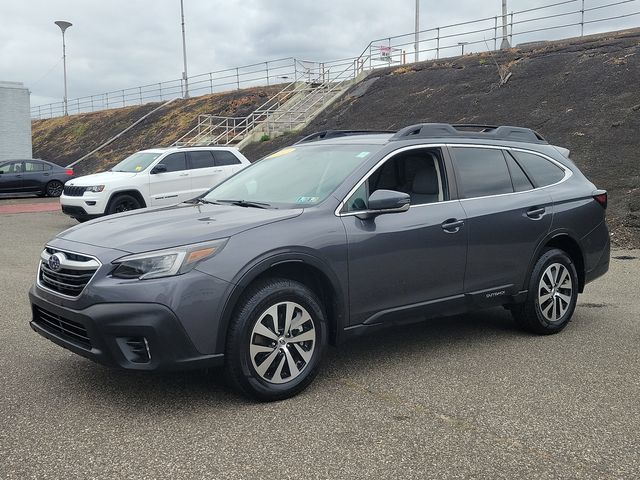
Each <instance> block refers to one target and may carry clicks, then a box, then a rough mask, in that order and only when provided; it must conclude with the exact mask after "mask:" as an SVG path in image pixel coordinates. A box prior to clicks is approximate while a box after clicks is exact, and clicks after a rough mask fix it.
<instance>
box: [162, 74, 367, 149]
mask: <svg viewBox="0 0 640 480" xmlns="http://www.w3.org/2000/svg"><path fill="white" fill-rule="evenodd" d="M355 73H356V72H355V71H354V69H352V68H346V69H344V70H343V71H341V72H339V73H338V74H337V75H331V74H330V72H326V71H323V75H322V77H321V78H313V79H311V76H309V78H308V79H306V80H298V81H294V82H292V83H290V84H288V85H286V86H285V87H284V88H283V89H282V90H280V91H279V92H278V93H276V94H275V95H274V96H273V97H271V98H270V99H269V100H267V101H266V102H265V103H264V104H262V105H261V106H260V107H258V108H257V109H256V110H255V111H254V112H252V113H251V114H249V115H247V116H246V117H223V116H219V115H199V116H198V123H197V125H196V127H194V128H193V129H192V130H190V131H189V132H188V133H187V134H186V135H184V136H183V137H182V138H180V139H179V140H178V141H176V142H175V143H174V144H173V145H177V146H204V145H233V146H236V147H238V148H242V147H244V146H245V145H246V144H248V143H251V142H254V141H259V140H260V138H261V137H262V136H263V135H268V136H269V138H274V137H276V136H278V135H282V134H283V133H286V132H290V131H294V130H299V129H301V128H303V127H304V126H306V125H307V124H308V123H309V122H310V121H311V120H312V119H313V118H315V117H316V116H317V115H318V114H319V113H320V112H322V111H323V110H324V109H325V108H327V107H328V106H329V105H331V104H332V103H333V102H334V101H336V100H337V99H338V98H339V97H340V96H341V95H342V94H343V93H344V92H345V91H346V90H347V89H348V88H349V87H350V86H351V85H352V84H353V83H354V82H355V80H356V78H355V77H356V75H355ZM323 80H324V81H323Z"/></svg>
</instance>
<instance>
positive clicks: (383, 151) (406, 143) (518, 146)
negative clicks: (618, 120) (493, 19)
mask: <svg viewBox="0 0 640 480" xmlns="http://www.w3.org/2000/svg"><path fill="white" fill-rule="evenodd" d="M606 206H607V194H606V192H605V191H603V190H598V189H597V188H596V187H595V186H594V185H593V184H592V183H591V182H590V181H589V180H588V179H587V178H586V177H585V176H584V175H583V174H582V173H581V172H580V170H579V169H578V168H577V167H576V165H575V164H574V163H573V162H572V161H571V160H569V158H568V151H567V150H565V149H562V148H558V147H554V146H552V145H549V144H548V143H547V142H546V141H545V140H544V139H543V138H542V137H540V135H538V134H537V133H536V132H534V131H532V130H529V129H525V128H517V127H487V126H481V127H478V128H475V129H472V130H471V131H469V129H468V126H464V127H463V126H459V127H457V128H456V127H455V126H451V125H444V124H422V125H414V126H411V127H407V128H405V129H402V130H400V131H398V132H397V133H395V134H393V135H392V134H363V133H362V132H351V134H350V133H349V132H347V133H345V132H323V133H321V134H318V135H316V136H314V137H310V138H307V139H305V140H304V141H302V142H301V143H298V144H296V145H293V146H291V147H289V148H285V149H283V150H280V151H278V152H276V153H274V154H272V155H270V156H269V157H267V158H265V159H263V160H261V161H258V162H256V163H254V164H253V165H251V166H250V167H248V168H246V169H245V170H242V171H241V172H239V173H237V174H236V175H234V176H233V177H231V178H229V179H228V180H226V181H224V182H223V183H221V184H220V185H218V186H217V187H215V188H213V189H212V190H210V191H209V192H208V193H207V194H206V195H204V196H202V197H199V198H197V199H194V200H193V201H190V202H185V203H182V204H179V205H176V206H173V207H163V208H155V209H146V210H138V211H135V212H132V213H124V214H119V215H115V216H110V217H106V218H103V219H99V220H94V221H91V222H88V223H86V224H83V225H79V226H76V227H74V228H71V229H69V230H67V231H65V232H62V233H61V234H59V235H58V236H57V237H56V238H54V239H52V240H51V241H50V242H49V243H48V244H47V245H46V247H45V249H44V250H43V252H42V254H41V258H40V267H39V273H38V278H37V283H36V285H34V286H33V287H32V289H31V291H30V293H29V297H30V300H31V303H32V310H33V317H32V321H31V326H32V328H33V329H34V330H35V331H36V332H38V333H40V334H41V335H43V336H44V337H47V338H49V339H50V340H52V341H53V342H55V343H57V344H59V345H61V346H64V347H66V348H68V349H69V350H71V351H73V352H75V353H77V354H79V355H83V356H85V357H88V358H91V359H93V360H95V361H98V362H101V363H104V364H107V365H112V366H116V367H121V368H127V369H134V370H156V369H161V368H170V369H181V368H193V367H206V366H212V365H224V366H225V369H226V372H227V374H228V375H229V377H230V378H231V380H232V381H233V383H234V384H235V385H236V386H237V387H238V388H239V389H240V390H242V391H243V392H245V393H246V394H248V395H251V396H253V397H255V398H258V399H261V400H277V399H283V398H286V397H289V396H291V395H294V394H296V393H298V392H300V391H301V390H302V389H304V388H305V387H306V386H307V385H309V383H310V382H311V381H312V379H313V378H314V376H315V375H316V372H317V371H318V367H319V363H320V360H321V358H322V353H323V350H324V347H325V345H326V344H327V343H332V344H339V343H341V342H342V341H344V340H345V339H347V338H349V337H352V336H354V335H360V334H363V333H365V332H368V331H371V330H374V329H378V328H382V327H388V326H391V325H393V326H394V327H395V328H401V326H402V325H403V324H404V323H406V322H407V321H412V320H424V319H426V318H429V317H434V316H443V315H451V314H460V313H464V312H468V311H471V310H475V309H480V308H487V307H495V306H503V307H505V308H507V309H509V310H510V311H511V312H512V313H513V316H514V318H515V320H516V321H517V322H518V323H519V324H520V325H522V326H523V327H524V328H526V329H527V330H529V331H531V332H535V333H538V334H552V333H557V332H560V331H561V330H562V329H563V328H565V327H566V325H567V324H568V323H569V321H570V320H571V318H572V315H573V312H574V309H575V308H576V300H577V298H578V294H579V293H580V292H582V291H583V289H584V288H585V285H586V284H587V283H588V282H590V281H592V280H594V279H595V278H597V277H599V276H600V275H603V274H604V273H605V272H606V271H607V269H608V267H609V231H608V228H607V224H606V222H605V209H606Z"/></svg>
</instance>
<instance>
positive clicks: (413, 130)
mask: <svg viewBox="0 0 640 480" xmlns="http://www.w3.org/2000/svg"><path fill="white" fill-rule="evenodd" d="M468 129H476V130H478V131H468ZM407 137H412V138H439V137H466V138H492V139H497V140H511V141H514V142H527V143H547V141H546V140H545V139H544V137H543V136H542V135H540V134H539V133H538V132H536V131H535V130H532V129H530V128H524V127H510V126H505V125H503V126H500V127H499V126H496V125H476V124H454V125H450V124H448V123H419V124H417V125H411V126H409V127H405V128H403V129H400V130H398V131H397V132H396V134H395V135H394V136H393V137H391V138H390V139H389V140H401V139H406V138H407Z"/></svg>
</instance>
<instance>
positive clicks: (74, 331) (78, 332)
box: [33, 307, 91, 350]
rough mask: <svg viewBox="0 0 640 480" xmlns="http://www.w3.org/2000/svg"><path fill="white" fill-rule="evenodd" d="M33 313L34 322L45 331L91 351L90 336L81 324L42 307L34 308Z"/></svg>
mask: <svg viewBox="0 0 640 480" xmlns="http://www.w3.org/2000/svg"><path fill="white" fill-rule="evenodd" d="M33 313H34V315H33V321H34V322H35V323H36V324H37V325H39V326H41V327H43V328H44V329H45V330H47V331H49V332H52V333H55V334H57V335H59V336H61V337H63V338H66V339H67V340H69V341H70V342H73V343H75V344H76V345H78V346H80V347H83V348H86V349H89V350H90V349H91V340H90V339H89V334H88V333H87V329H86V328H84V326H82V325H81V324H79V323H77V322H74V321H73V320H69V319H67V318H62V317H61V316H60V315H56V314H55V313H51V312H49V311H47V310H44V309H42V308H40V307H34V311H33Z"/></svg>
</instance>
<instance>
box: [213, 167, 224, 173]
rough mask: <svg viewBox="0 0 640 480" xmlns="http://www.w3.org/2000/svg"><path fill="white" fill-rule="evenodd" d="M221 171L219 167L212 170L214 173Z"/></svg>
mask: <svg viewBox="0 0 640 480" xmlns="http://www.w3.org/2000/svg"><path fill="white" fill-rule="evenodd" d="M221 171H222V169H221V168H216V169H215V170H214V171H213V172H214V173H219V172H221Z"/></svg>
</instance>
